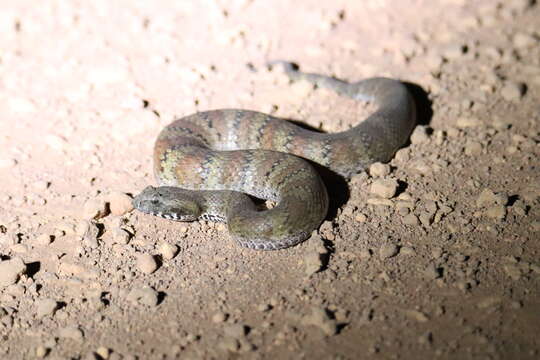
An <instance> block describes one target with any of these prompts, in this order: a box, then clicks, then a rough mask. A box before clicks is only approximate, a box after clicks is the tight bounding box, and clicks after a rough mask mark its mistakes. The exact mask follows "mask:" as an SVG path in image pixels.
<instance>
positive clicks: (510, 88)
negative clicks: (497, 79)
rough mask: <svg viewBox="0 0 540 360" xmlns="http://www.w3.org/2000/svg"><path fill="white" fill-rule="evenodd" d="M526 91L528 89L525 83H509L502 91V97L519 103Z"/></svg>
mask: <svg viewBox="0 0 540 360" xmlns="http://www.w3.org/2000/svg"><path fill="white" fill-rule="evenodd" d="M526 91H527V87H526V85H525V84H524V83H520V82H514V81H507V82H506V83H505V84H504V86H503V87H502V89H501V96H502V97H503V99H504V100H506V101H517V100H520V99H521V98H522V97H523V95H525V92H526Z"/></svg>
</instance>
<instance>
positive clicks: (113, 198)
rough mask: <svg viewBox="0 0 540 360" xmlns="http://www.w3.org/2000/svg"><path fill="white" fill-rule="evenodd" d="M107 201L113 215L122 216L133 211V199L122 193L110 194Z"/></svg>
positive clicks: (114, 192)
mask: <svg viewBox="0 0 540 360" xmlns="http://www.w3.org/2000/svg"><path fill="white" fill-rule="evenodd" d="M106 201H107V202H108V203H109V208H110V210H111V214H112V215H115V216H120V215H124V214H127V213H128V212H130V211H131V210H133V204H132V199H131V197H130V196H129V195H128V194H126V193H123V192H120V191H113V192H111V193H109V194H108V196H107V199H106Z"/></svg>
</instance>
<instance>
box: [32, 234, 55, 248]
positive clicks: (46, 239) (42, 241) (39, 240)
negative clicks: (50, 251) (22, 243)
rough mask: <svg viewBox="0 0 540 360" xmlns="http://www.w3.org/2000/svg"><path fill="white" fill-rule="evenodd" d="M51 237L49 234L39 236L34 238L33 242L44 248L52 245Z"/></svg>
mask: <svg viewBox="0 0 540 360" xmlns="http://www.w3.org/2000/svg"><path fill="white" fill-rule="evenodd" d="M52 241H53V237H52V236H51V235H50V234H39V235H38V236H36V238H35V242H36V244H38V245H42V246H46V245H49V244H50V243H52Z"/></svg>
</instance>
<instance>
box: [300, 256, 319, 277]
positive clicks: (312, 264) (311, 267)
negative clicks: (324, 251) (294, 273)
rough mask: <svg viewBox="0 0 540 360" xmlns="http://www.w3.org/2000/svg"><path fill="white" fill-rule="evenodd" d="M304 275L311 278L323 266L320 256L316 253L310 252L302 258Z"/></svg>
mask: <svg viewBox="0 0 540 360" xmlns="http://www.w3.org/2000/svg"><path fill="white" fill-rule="evenodd" d="M304 263H305V270H304V272H305V274H306V275H307V276H311V275H313V274H315V273H317V272H319V271H320V270H321V268H322V266H323V263H322V259H321V254H319V253H317V252H310V253H307V254H306V255H305V256H304Z"/></svg>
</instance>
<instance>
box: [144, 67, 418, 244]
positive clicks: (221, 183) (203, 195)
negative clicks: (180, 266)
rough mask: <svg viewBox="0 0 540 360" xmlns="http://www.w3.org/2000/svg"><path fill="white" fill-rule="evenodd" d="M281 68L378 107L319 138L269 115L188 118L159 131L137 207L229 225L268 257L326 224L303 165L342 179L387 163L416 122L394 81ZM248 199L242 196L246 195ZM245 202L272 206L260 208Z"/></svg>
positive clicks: (314, 178) (317, 184) (315, 184)
mask: <svg viewBox="0 0 540 360" xmlns="http://www.w3.org/2000/svg"><path fill="white" fill-rule="evenodd" d="M276 63H280V64H283V65H284V67H285V72H286V74H287V75H288V76H289V77H290V78H291V79H292V80H293V81H296V80H307V81H309V82H311V83H313V84H314V85H316V86H319V87H327V88H330V89H332V90H334V91H336V92H337V93H338V94H340V95H344V96H348V97H351V98H353V99H356V100H361V101H368V102H374V103H375V104H376V105H377V110H376V111H375V112H374V113H373V114H371V115H370V116H369V117H368V118H367V119H365V120H364V121H362V122H360V123H359V124H358V125H357V126H355V127H353V128H351V129H350V130H347V131H343V132H339V133H334V134H325V133H317V132H314V131H310V130H307V129H304V128H302V127H299V126H297V125H295V124H293V123H291V122H288V121H285V120H283V119H279V118H275V117H273V116H270V115H267V114H263V113H259V112H255V111H248V110H237V109H226V110H213V111H206V112H200V113H196V114H193V115H190V116H186V117H183V118H181V119H178V120H176V121H174V122H172V123H171V124H170V125H168V126H166V127H165V128H164V129H163V130H162V131H161V133H160V134H159V136H158V138H157V140H156V143H155V147H154V173H155V176H156V179H157V182H158V183H159V185H160V186H159V187H152V186H149V187H147V188H146V189H144V190H143V191H142V192H141V193H140V194H139V195H137V196H136V197H135V198H134V200H133V203H134V206H135V208H137V209H138V210H140V211H142V212H144V213H148V214H152V215H157V216H161V217H164V218H167V219H172V220H178V221H194V220H197V219H206V220H211V221H223V222H226V223H227V226H228V229H229V233H230V235H231V237H232V238H233V239H235V240H236V241H238V243H239V244H240V245H242V246H244V247H248V248H252V249H258V250H276V249H282V248H287V247H290V246H293V245H296V244H298V243H300V242H302V241H304V240H305V239H307V238H308V237H309V236H310V234H311V232H312V231H313V230H315V229H316V228H317V227H318V226H319V225H320V224H321V222H322V221H323V220H324V218H325V216H326V213H327V210H328V195H327V191H326V188H325V186H324V183H323V181H322V180H321V178H320V176H319V175H318V173H317V171H316V170H315V169H314V167H313V166H312V165H311V164H310V163H309V162H308V161H306V160H305V159H307V160H310V161H312V162H315V163H317V164H320V165H322V166H324V167H327V168H329V169H330V170H332V171H334V172H335V173H337V174H339V175H341V176H343V177H350V176H352V175H354V174H355V173H358V172H359V171H361V170H363V169H365V168H366V167H367V166H369V165H370V164H372V163H374V162H377V161H381V162H386V161H388V160H390V159H391V157H392V156H393V155H394V153H395V152H396V150H397V149H398V148H399V147H401V146H402V145H403V144H404V143H405V142H406V140H407V139H408V137H409V135H410V133H411V131H412V129H413V127H414V125H415V118H416V112H415V106H414V102H413V100H412V97H411V96H410V94H409V92H408V91H407V88H406V87H405V85H404V84H402V83H401V82H399V81H397V80H393V79H388V78H369V79H366V80H363V81H360V82H357V83H347V82H344V81H341V80H338V79H335V78H332V77H328V76H323V75H318V74H311V73H303V72H300V71H298V70H297V69H296V68H295V67H294V66H293V64H291V63H286V62H276ZM248 195H249V196H248ZM250 196H253V197H256V198H259V199H265V200H272V201H275V202H276V206H275V207H273V208H271V209H264V210H260V209H258V208H257V206H256V205H255V203H254V202H253V200H252V199H251V198H250Z"/></svg>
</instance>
